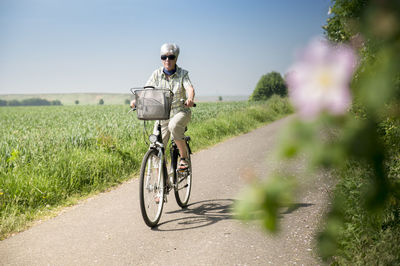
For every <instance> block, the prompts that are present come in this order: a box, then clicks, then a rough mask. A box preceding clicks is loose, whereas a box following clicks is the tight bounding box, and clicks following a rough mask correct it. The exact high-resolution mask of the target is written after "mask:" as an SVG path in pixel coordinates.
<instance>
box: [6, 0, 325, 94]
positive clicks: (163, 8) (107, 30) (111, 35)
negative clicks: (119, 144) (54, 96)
mask: <svg viewBox="0 0 400 266" xmlns="http://www.w3.org/2000/svg"><path fill="white" fill-rule="evenodd" d="M330 3H331V2H330V0H302V1H298V0H201V1H200V0H197V1H195V0H178V1H174V0H169V1H165V0H164V1H162V0H0V94H36V93H78V92H94V93H96V92H97V93H129V89H130V88H132V87H140V86H143V85H144V84H145V83H146V81H147V79H148V78H149V77H150V75H151V73H152V72H153V71H154V70H155V69H156V68H158V67H161V60H160V47H161V45H162V44H163V43H167V42H169V43H176V44H178V45H179V47H180V50H181V52H180V55H179V58H178V61H177V64H178V65H179V66H180V67H182V68H184V69H186V70H188V71H189V77H190V80H191V81H192V83H193V86H194V88H195V90H196V94H197V95H202V96H244V95H250V94H251V93H252V92H253V90H254V88H255V86H256V84H257V82H258V80H259V79H260V77H261V76H262V75H264V74H267V73H269V72H271V71H277V72H279V73H281V74H282V75H284V73H285V72H286V71H287V70H288V69H289V67H290V65H291V64H292V63H293V62H294V60H295V55H296V53H297V52H298V51H299V50H300V49H302V48H303V47H304V46H306V45H307V43H308V42H309V41H310V40H312V39H313V38H315V37H317V36H323V29H322V26H323V25H324V24H325V23H326V19H327V18H328V14H327V13H328V9H329V5H330Z"/></svg>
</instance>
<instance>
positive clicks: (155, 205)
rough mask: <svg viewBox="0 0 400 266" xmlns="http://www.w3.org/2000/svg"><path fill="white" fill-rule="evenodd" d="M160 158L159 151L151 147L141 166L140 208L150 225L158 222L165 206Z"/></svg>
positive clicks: (144, 218)
mask: <svg viewBox="0 0 400 266" xmlns="http://www.w3.org/2000/svg"><path fill="white" fill-rule="evenodd" d="M160 160H161V159H160V157H159V156H158V151H157V150H156V149H150V150H148V151H147V152H146V154H145V155H144V157H143V161H142V165H141V168H140V181H139V195H140V210H141V212H142V216H143V220H144V222H145V223H146V225H147V226H149V227H155V226H156V225H157V224H158V222H159V221H160V218H161V214H162V210H163V206H164V197H165V194H164V176H163V172H162V169H163V165H162V162H160Z"/></svg>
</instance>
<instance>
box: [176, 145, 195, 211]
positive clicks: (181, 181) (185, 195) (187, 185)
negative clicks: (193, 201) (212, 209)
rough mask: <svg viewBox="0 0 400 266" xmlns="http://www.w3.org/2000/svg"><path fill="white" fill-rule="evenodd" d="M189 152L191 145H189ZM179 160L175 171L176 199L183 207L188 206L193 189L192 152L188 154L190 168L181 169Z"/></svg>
mask: <svg viewBox="0 0 400 266" xmlns="http://www.w3.org/2000/svg"><path fill="white" fill-rule="evenodd" d="M187 150H188V153H189V147H188V146H187ZM179 161H180V158H179V157H178V160H177V164H178V165H177V167H176V169H177V170H176V172H175V199H176V203H178V205H179V206H180V207H182V208H184V207H186V206H187V205H188V203H189V198H190V191H191V189H192V162H191V160H190V154H189V155H188V158H187V161H188V164H189V167H188V169H186V170H184V171H180V170H179Z"/></svg>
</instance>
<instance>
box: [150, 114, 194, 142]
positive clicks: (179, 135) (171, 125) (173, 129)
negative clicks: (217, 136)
mask: <svg viewBox="0 0 400 266" xmlns="http://www.w3.org/2000/svg"><path fill="white" fill-rule="evenodd" d="M191 117H192V114H191V113H186V112H183V111H182V112H179V113H177V114H175V115H174V116H173V117H171V118H170V119H169V120H163V121H161V134H162V138H163V143H164V147H167V144H168V140H169V137H170V136H171V135H172V138H173V139H177V140H183V138H184V133H185V128H186V126H187V124H188V123H189V122H190V119H191ZM154 127H155V128H154V129H156V127H157V123H156V124H155V125H154Z"/></svg>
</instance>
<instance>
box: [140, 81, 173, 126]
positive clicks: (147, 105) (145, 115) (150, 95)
mask: <svg viewBox="0 0 400 266" xmlns="http://www.w3.org/2000/svg"><path fill="white" fill-rule="evenodd" d="M134 94H135V100H136V113H137V117H138V119H140V120H168V119H169V116H170V111H171V104H172V96H173V93H172V91H170V90H166V89H158V88H154V87H144V89H138V90H135V91H134Z"/></svg>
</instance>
